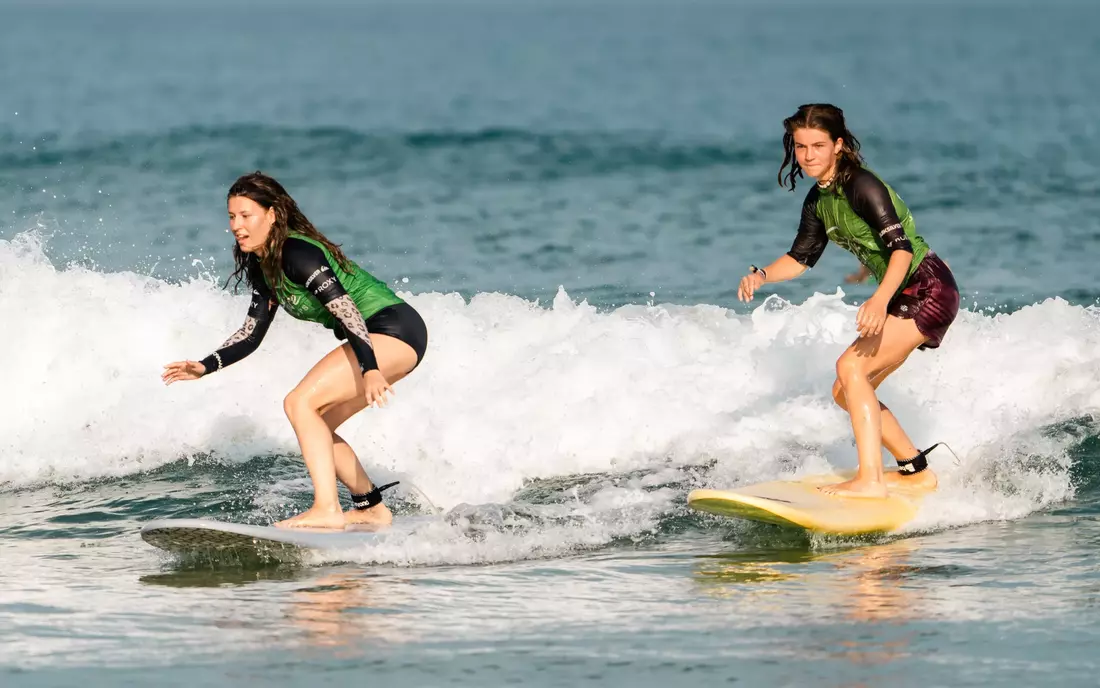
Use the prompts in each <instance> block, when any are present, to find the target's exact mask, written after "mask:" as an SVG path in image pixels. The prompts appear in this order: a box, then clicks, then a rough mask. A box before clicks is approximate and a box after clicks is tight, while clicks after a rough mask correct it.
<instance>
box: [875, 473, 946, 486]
mask: <svg viewBox="0 0 1100 688" xmlns="http://www.w3.org/2000/svg"><path fill="white" fill-rule="evenodd" d="M884 477H885V479H886V484H887V486H894V487H920V488H922V489H926V490H934V489H936V487H938V486H939V484H940V480H939V478H937V477H936V473H935V471H933V470H932V469H931V468H926V469H924V470H923V471H921V472H920V473H917V474H916V475H905V474H904V473H897V472H894V471H889V472H887V473H886V474H885V476H884Z"/></svg>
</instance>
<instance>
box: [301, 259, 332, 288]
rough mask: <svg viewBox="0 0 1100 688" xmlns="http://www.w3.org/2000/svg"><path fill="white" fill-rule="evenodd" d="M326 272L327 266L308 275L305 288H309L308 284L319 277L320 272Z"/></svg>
mask: <svg viewBox="0 0 1100 688" xmlns="http://www.w3.org/2000/svg"><path fill="white" fill-rule="evenodd" d="M327 271H328V266H327V265H326V266H324V267H321V268H317V269H316V270H314V271H313V274H312V275H310V276H309V277H308V278H306V288H307V289H308V288H309V283H310V282H312V281H313V280H315V279H317V277H318V276H320V274H321V273H322V272H327Z"/></svg>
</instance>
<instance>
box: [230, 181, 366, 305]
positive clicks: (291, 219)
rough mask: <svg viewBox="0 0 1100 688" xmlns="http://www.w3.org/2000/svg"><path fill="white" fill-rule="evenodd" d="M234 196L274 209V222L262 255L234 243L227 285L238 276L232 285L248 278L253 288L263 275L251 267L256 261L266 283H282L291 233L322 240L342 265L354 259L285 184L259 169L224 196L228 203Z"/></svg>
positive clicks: (247, 280) (344, 265)
mask: <svg viewBox="0 0 1100 688" xmlns="http://www.w3.org/2000/svg"><path fill="white" fill-rule="evenodd" d="M234 196H244V197H245V198H250V199H252V200H253V201H255V202H256V203H257V204H259V205H260V207H261V208H263V209H264V210H269V209H271V208H274V209H275V222H274V224H272V225H271V233H270V234H268V236H267V243H266V244H264V250H263V257H262V258H259V257H257V256H254V255H251V254H248V253H245V252H244V251H242V250H241V247H240V244H234V245H233V262H234V263H235V265H236V269H234V270H233V274H232V275H230V276H229V279H227V280H226V281H225V286H227V287H228V286H229V283H230V282H232V281H233V278H236V279H237V282H236V284H234V285H233V288H234V289H236V288H237V287H238V286H239V285H240V283H241V280H245V281H246V282H247V284H248V286H250V287H253V288H255V287H257V286H258V285H257V284H256V280H257V279H260V277H259V276H258V275H255V274H254V273H253V270H250V269H249V267H250V265H253V264H255V263H254V262H253V261H255V262H258V263H259V267H260V270H261V271H262V272H263V276H264V277H266V278H267V283H268V284H269V285H271V288H272V289H275V288H276V287H277V286H278V285H279V284H281V283H282V277H283V244H284V243H286V239H287V237H288V236H289V235H290V234H292V233H293V234H300V235H302V236H304V237H309V238H310V239H313V240H315V241H318V242H320V243H321V244H323V245H324V247H325V248H327V249H328V250H329V253H331V254H332V257H333V258H334V259H336V262H337V263H339V265H340V267H341V268H343V269H345V270H347V269H350V265H351V261H349V260H348V257H347V256H345V255H344V252H343V251H341V250H340V247H339V246H338V245H337V244H334V243H332V242H331V241H329V240H328V239H327V238H326V237H325V235H323V234H321V233H320V232H318V231H317V228H316V227H314V226H313V223H312V222H310V221H309V218H307V217H306V216H305V215H304V214H302V211H301V210H299V209H298V204H297V203H295V202H294V199H293V198H291V197H290V194H288V193H287V192H286V189H284V188H283V185H282V184H280V183H279V182H277V181H275V179H273V178H272V177H269V176H267V175H266V174H264V173H263V172H260V171H259V170H257V171H256V172H252V173H250V174H246V175H243V176H241V177H239V178H238V179H237V181H235V182H233V186H231V187H229V193H228V194H227V195H226V198H225V200H226V202H228V201H229V199H230V198H233V197H234Z"/></svg>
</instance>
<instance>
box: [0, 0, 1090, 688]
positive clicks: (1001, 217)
mask: <svg viewBox="0 0 1100 688" xmlns="http://www.w3.org/2000/svg"><path fill="white" fill-rule="evenodd" d="M1097 25H1100V10H1098V9H1097V8H1094V7H1093V6H1091V5H1088V4H1071V3H1063V4H1054V5H1047V6H1043V7H1042V8H1029V7H1025V6H1020V5H1018V4H1011V3H1005V4H997V3H991V2H978V1H977V0H970V1H969V2H964V3H961V4H956V5H950V6H949V5H946V4H932V5H925V4H923V3H915V2H913V3H910V2H893V3H887V4H871V3H859V2H841V3H839V4H834V5H830V6H829V7H828V8H827V9H823V8H822V7H821V6H819V5H812V6H811V5H803V4H800V3H794V2H792V3H783V4H781V5H769V4H766V3H737V2H727V3H673V2H671V1H670V2H649V3H644V2H615V3H611V2H606V3H592V4H588V5H582V4H575V3H572V4H571V3H562V4H555V3H550V2H526V3H522V4H503V3H489V2H468V3H450V4H448V3H416V4H400V3H376V4H369V5H364V6H361V7H355V8H352V7H329V6H318V7H315V8H312V9H306V8H305V7H304V6H296V5H294V4H293V3H283V4H282V5H278V6H272V7H269V8H266V9H265V11H263V12H260V11H256V10H249V9H248V8H245V7H237V6H235V5H227V6H225V7H222V8H212V7H207V8H203V7H198V6H195V7H192V8H189V9H182V8H180V7H172V6H169V5H168V4H167V3H162V4H161V5H146V6H144V7H140V8H135V7H123V6H111V7H99V6H97V5H95V4H94V3H91V2H85V3H71V4H66V3H64V2H60V3H51V4H49V5H42V6H32V5H29V4H28V3H23V4H16V3H3V2H0V323H3V328H2V333H0V366H2V368H0V380H2V381H3V389H4V391H5V394H4V395H2V396H0V684H2V685H4V686H20V687H22V686H69V685H78V684H79V685H88V686H101V685H102V686H113V685H134V686H139V685H140V686H144V685H165V686H176V685H179V686H183V685H188V686H190V685H237V684H240V683H242V682H243V681H247V680H257V681H261V682H263V683H264V684H265V685H280V686H315V685H347V684H349V683H365V682H386V683H387V684H388V685H402V686H404V685H415V686H454V685H468V686H486V685H513V684H516V685H533V686H557V685H561V686H573V685H634V686H666V685H669V684H670V683H671V682H677V681H678V682H696V683H707V684H721V685H749V686H765V685H767V686H772V685H775V686H803V685H820V686H873V685H887V684H888V685H894V686H970V685H973V686H979V685H980V686H988V685H997V686H1000V685H1004V686H1015V685H1022V686H1026V685H1035V684H1037V683H1039V682H1043V683H1049V684H1051V685H1059V686H1075V685H1095V680H1096V678H1095V677H1096V675H1097V671H1098V670H1100V666H1098V662H1097V660H1096V659H1095V658H1094V657H1095V653H1094V649H1093V648H1095V646H1096V644H1097V642H1098V641H1100V557H1098V556H1097V549H1098V546H1100V521H1098V515H1100V465H1098V460H1100V415H1098V414H1100V353H1097V352H1100V308H1098V306H1097V303H1098V299H1100V287H1097V282H1096V280H1095V277H1094V276H1095V256H1096V255H1097V253H1098V251H1100V224H1098V222H1097V217H1098V216H1100V182H1098V181H1097V180H1098V179H1100V163H1098V160H1100V136H1098V134H1100V125H1098V124H1097V118H1096V113H1097V112H1098V111H1100V96H1098V95H1097V94H1100V71H1098V70H1096V69H1094V68H1092V67H1091V65H1094V64H1096V63H1097V62H1098V61H1100V41H1098V39H1097V33H1096V29H1095V26H1097ZM815 101H829V102H834V103H836V104H838V105H840V106H841V107H843V108H844V110H845V112H846V114H847V115H848V118H849V124H850V125H851V127H852V129H853V131H854V132H855V133H856V134H857V136H859V137H860V139H861V140H862V142H863V146H864V153H865V154H866V155H867V158H868V161H869V164H870V165H871V166H872V167H873V168H874V169H875V171H876V172H878V173H879V174H880V175H882V176H883V177H884V178H885V179H886V180H887V181H889V182H890V183H891V184H892V185H893V186H894V188H895V189H896V190H897V191H898V193H899V194H901V196H902V197H903V198H904V199H905V200H906V201H907V203H908V204H909V206H910V208H911V209H912V210H913V212H914V214H915V216H916V219H917V224H918V229H919V231H920V233H921V234H922V236H924V238H925V239H926V240H927V241H928V242H929V244H930V245H931V246H932V248H933V250H935V251H936V252H937V253H939V254H940V255H941V256H942V257H944V258H945V259H946V260H947V261H948V262H949V263H950V264H951V266H952V268H953V270H954V271H955V273H956V275H957V277H958V280H959V283H960V287H961V289H962V292H963V302H964V310H963V312H961V313H960V315H959V318H958V320H957V321H956V323H955V325H954V326H953V327H952V329H951V331H950V333H949V335H948V337H947V338H946V340H945V342H944V345H943V347H942V348H941V349H939V350H937V351H935V352H920V353H917V354H914V355H913V356H912V357H911V359H910V360H909V362H908V363H907V364H906V366H905V367H904V368H902V369H901V370H900V371H899V372H898V373H897V374H895V375H894V376H893V377H892V378H891V379H890V380H889V381H888V382H887V383H886V384H885V385H884V386H883V387H882V388H881V390H880V393H881V396H882V397H883V400H884V401H885V402H886V403H888V404H889V405H890V406H891V408H893V409H894V410H895V412H896V413H897V415H898V416H899V417H900V418H901V420H902V422H903V423H904V424H905V426H906V428H907V429H908V430H909V432H910V434H911V435H912V436H913V437H914V440H915V441H916V442H917V443H918V444H920V445H922V446H926V445H928V444H931V443H932V442H935V441H939V440H944V441H946V442H948V444H950V446H951V448H952V449H953V450H954V451H955V453H956V454H957V455H958V457H957V461H956V459H955V458H954V457H952V455H951V454H950V453H949V452H939V451H938V452H937V453H935V454H933V459H934V466H935V468H936V470H937V472H938V473H939V475H940V477H941V483H942V489H941V490H940V491H939V492H938V493H937V494H936V495H934V496H933V497H931V498H930V499H929V501H928V502H927V503H926V504H925V506H924V508H923V509H922V511H921V513H920V515H919V516H918V518H917V520H916V521H915V522H914V523H913V524H911V526H910V527H908V528H907V529H906V530H905V531H904V532H902V533H899V534H897V535H895V536H891V537H889V538H880V539H874V540H860V541H852V540H838V539H833V538H816V537H814V538H810V537H807V536H805V535H803V534H801V533H797V532H791V531H788V530H784V529H781V528H779V527H775V526H770V525H764V524H749V523H744V522H738V521H732V520H721V519H718V518H712V517H708V516H703V515H700V514H696V513H693V512H691V511H689V510H688V509H687V508H686V506H685V498H686V495H687V493H688V492H689V491H690V490H691V489H694V488H697V487H724V486H734V485H739V484H745V483H749V482H756V481H761V480H769V479H776V478H781V477H785V476H793V475H802V474H808V473H816V472H823V471H827V470H831V469H832V468H847V467H851V466H854V463H855V450H854V446H853V444H852V441H851V429H850V425H849V423H848V419H847V417H846V416H845V415H844V414H843V413H842V412H840V411H839V410H838V409H837V408H835V406H833V405H832V401H831V399H830V396H829V391H830V385H831V382H832V376H833V362H834V361H835V359H836V357H837V356H838V355H839V354H840V352H841V351H842V350H843V349H844V347H845V346H846V345H847V344H848V343H849V342H850V341H851V340H852V339H853V338H854V337H855V327H854V322H855V313H856V309H857V307H858V304H859V303H860V302H862V300H863V299H865V298H866V297H867V296H868V295H870V293H871V292H872V289H873V287H872V286H870V285H853V284H848V283H845V282H844V277H845V275H846V274H848V273H849V272H852V271H853V270H854V269H855V267H856V265H855V262H854V259H853V258H852V257H851V256H849V255H848V254H846V253H844V252H843V251H841V250H840V249H838V248H837V247H835V246H833V247H831V248H829V249H828V250H827V251H826V253H825V256H824V257H823V259H822V260H821V262H820V263H819V264H818V266H817V267H816V268H815V269H814V270H812V271H810V272H809V273H807V274H806V275H805V276H803V277H802V278H801V279H799V280H796V281H794V282H791V283H788V284H784V285H779V286H777V287H775V288H774V289H773V290H770V291H769V293H768V298H766V299H761V300H757V301H756V302H754V303H752V304H748V305H746V304H741V303H739V302H737V299H736V287H737V282H738V280H739V278H740V276H741V275H743V274H744V273H745V271H746V269H747V266H748V265H749V264H750V263H756V264H763V263H766V262H767V261H769V260H771V259H772V258H774V257H775V256H778V255H779V254H781V253H782V252H783V251H785V250H786V249H787V248H788V247H789V245H790V242H791V240H792V239H793V236H794V231H795V228H796V227H797V221H798V213H799V210H800V206H801V200H802V196H803V194H802V187H800V189H799V191H797V192H795V193H793V194H792V193H789V192H787V191H784V190H781V189H780V188H779V187H778V185H777V184H776V181H775V177H776V173H777V171H778V167H779V163H780V161H781V159H782V149H781V143H780V137H781V133H782V129H781V121H782V119H783V118H784V117H786V116H788V115H789V114H791V113H792V112H793V111H794V109H795V108H796V107H797V106H798V105H799V104H801V103H804V102H815ZM254 169H263V170H264V171H266V172H269V173H271V174H273V175H274V176H276V177H277V178H278V179H279V180H280V181H282V182H283V183H284V184H285V185H286V186H287V187H288V189H289V190H290V192H291V193H292V194H293V195H294V196H295V198H296V199H297V201H298V202H299V204H300V205H301V206H302V208H303V210H304V211H305V212H306V214H307V215H309V217H310V218H311V219H312V220H313V221H314V223H315V224H316V225H317V226H318V227H319V228H320V229H321V230H322V231H324V232H326V233H327V234H328V235H329V236H330V237H332V238H333V239H334V240H336V241H337V242H339V243H341V244H342V245H343V247H344V249H345V251H346V252H347V253H349V254H350V255H351V256H352V257H354V258H355V259H356V260H358V261H359V262H360V263H361V264H362V265H364V267H366V268H367V269H368V270H370V271H371V272H372V273H373V274H375V275H377V276H378V277H379V278H381V279H384V280H386V281H387V282H388V283H390V284H391V285H393V286H394V288H395V289H397V290H398V292H399V293H400V294H401V295H402V296H403V297H405V298H406V299H407V300H408V301H409V302H410V303H412V304H413V305H414V306H415V307H416V308H417V309H418V310H419V311H420V312H421V313H422V314H423V315H424V317H425V320H426V321H427V323H428V326H429V329H430V331H431V344H430V350H429V353H428V355H427V357H426V359H425V361H424V363H423V365H422V366H421V367H420V368H418V369H417V371H416V372H415V373H414V374H413V375H412V376H410V377H409V378H408V379H407V380H405V381H402V382H401V383H400V384H399V385H398V386H397V396H396V398H395V400H394V403H393V405H392V406H391V407H390V408H388V409H385V410H382V411H375V410H370V411H367V412H364V413H362V414H360V415H359V416H358V417H356V418H354V419H353V420H351V421H349V423H348V424H347V425H346V426H345V428H344V429H343V430H342V431H341V434H343V435H344V436H345V437H346V438H347V439H348V440H349V441H350V442H351V443H352V444H353V446H355V447H356V449H357V451H358V453H359V455H360V457H361V458H362V459H363V461H364V463H365V465H366V466H367V468H368V469H369V470H370V472H371V474H372V476H375V477H376V478H378V479H379V480H383V479H385V480H389V479H394V480H401V481H402V484H401V486H399V487H398V488H396V489H395V492H396V494H395V496H394V498H393V503H394V504H395V508H396V510H397V512H398V514H399V515H413V514H427V513H433V512H434V513H436V514H437V518H436V520H435V521H433V522H430V523H427V524H425V526H424V527H423V528H420V529H418V530H417V531H416V532H414V533H412V534H411V535H409V536H408V537H404V538H400V539H395V540H393V541H390V542H387V544H385V545H384V546H382V547H379V548H376V549H366V548H362V549H359V550H348V551H340V552H334V553H329V554H325V555H316V556H310V557H307V558H306V559H305V560H304V561H302V562H300V563H298V564H294V565H281V566H270V565H268V566H261V565H258V564H256V563H255V562H247V561H246V562H242V561H234V560H219V561H209V560H204V561H198V560H184V559H177V558H173V557H168V556H166V555H164V554H163V553H160V552H159V551H157V550H155V549H153V548H151V547H149V546H148V545H146V544H145V543H143V542H142V541H141V540H140V538H139V536H138V531H139V529H140V527H141V524H142V523H143V522H145V521H148V520H150V519H154V518H167V517H196V516H197V517H212V518H220V519H227V520H235V521H245V522H250V523H269V522H271V521H272V520H275V519H279V518H282V517H285V516H287V515H289V514H291V513H294V512H295V511H297V510H300V509H302V508H303V507H305V506H306V505H308V502H309V495H310V486H309V481H308V478H307V477H306V474H305V471H304V470H303V467H302V464H301V458H300V455H299V454H298V453H297V445H296V442H295V439H294V435H293V432H292V430H291V428H290V426H289V424H288V423H287V422H286V420H285V417H284V416H283V414H282V408H281V401H282V398H283V396H284V395H285V394H286V392H287V391H289V390H290V389H291V388H292V387H293V386H294V385H295V384H296V383H297V381H298V380H299V379H300V378H301V376H302V375H303V374H304V373H305V372H306V371H307V370H308V369H309V368H310V367H311V366H312V365H313V364H314V363H315V362H316V361H317V360H318V359H319V358H320V357H321V356H322V355H323V354H324V353H325V352H327V351H328V350H330V349H331V348H332V347H333V345H334V343H335V342H334V340H333V339H332V337H331V334H329V333H327V332H325V331H323V330H321V329H320V328H314V327H310V326H307V325H305V324H303V323H298V322H294V321H292V320H291V319H290V318H286V317H281V318H278V319H277V320H276V322H275V324H274V325H273V327H272V330H271V332H270V333H269V334H268V336H267V338H266V340H265V341H264V344H263V347H262V348H261V349H260V350H259V351H258V352H257V353H256V354H254V355H253V356H252V357H250V358H249V359H247V360H246V361H243V362H241V363H239V364H237V365H235V366H233V367H232V368H230V369H227V370H225V371H223V372H221V373H219V374H218V375H216V376H211V377H209V378H206V379H204V380H202V381H200V382H197V383H190V384H185V385H173V386H172V387H169V388H165V387H164V386H163V385H162V384H161V383H160V380H159V374H160V368H161V366H162V365H163V364H164V363H166V362H168V361H172V360H178V359H181V358H201V357H202V356H204V355H206V354H207V353H209V352H210V351H211V350H212V349H213V348H214V347H216V346H217V345H218V344H219V343H220V342H222V341H223V340H224V339H225V337H226V336H228V335H229V334H230V333H232V332H233V330H235V329H236V328H237V327H238V326H239V325H240V322H241V321H242V320H243V318H244V313H245V310H246V308H247V297H246V296H245V295H243V294H237V295H235V294H233V293H232V292H228V291H224V290H222V289H221V288H220V286H221V284H222V282H223V281H224V279H225V277H227V276H228V274H229V271H230V266H231V264H232V259H231V255H230V247H231V245H232V243H231V239H230V237H229V236H228V235H227V233H226V224H227V223H226V220H225V206H224V202H225V192H226V190H227V188H228V186H229V184H230V183H231V182H232V180H233V179H235V178H236V177H237V176H238V175H239V174H242V173H244V172H248V171H251V170H254Z"/></svg>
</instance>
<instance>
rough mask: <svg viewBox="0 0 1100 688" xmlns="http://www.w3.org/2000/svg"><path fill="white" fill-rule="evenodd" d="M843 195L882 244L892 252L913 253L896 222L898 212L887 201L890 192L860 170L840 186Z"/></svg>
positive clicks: (900, 225) (910, 244) (871, 175)
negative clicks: (842, 186)
mask: <svg viewBox="0 0 1100 688" xmlns="http://www.w3.org/2000/svg"><path fill="white" fill-rule="evenodd" d="M844 193H845V195H846V196H847V197H848V203H849V204H850V205H851V206H852V210H854V211H856V215H859V217H860V219H862V220H863V221H864V222H866V223H867V225H868V226H869V227H870V228H871V229H873V230H874V231H875V232H877V233H878V235H879V238H880V239H882V243H883V245H884V246H885V247H886V248H887V250H889V251H890V253H893V252H894V251H908V252H909V253H912V252H913V244H912V243H910V242H909V237H908V236H906V235H905V228H904V227H903V226H902V224H901V220H900V219H898V211H897V209H896V208H894V201H893V199H891V198H890V190H889V189H887V188H886V185H885V184H883V183H882V181H881V180H880V179H879V178H878V177H876V176H875V175H874V174H872V173H871V172H868V171H867V170H865V169H863V168H860V169H859V170H856V171H855V173H854V174H853V175H852V178H851V179H850V180H849V181H848V183H847V184H845V185H844Z"/></svg>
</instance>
